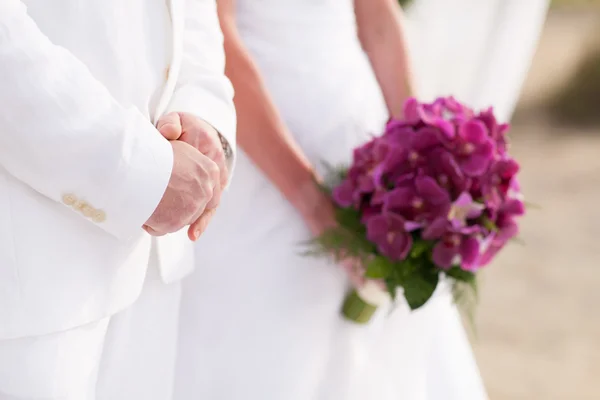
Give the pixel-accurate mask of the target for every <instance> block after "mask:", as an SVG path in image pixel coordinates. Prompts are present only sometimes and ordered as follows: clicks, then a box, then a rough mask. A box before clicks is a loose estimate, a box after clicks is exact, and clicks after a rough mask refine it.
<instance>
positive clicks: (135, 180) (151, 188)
mask: <svg viewBox="0 0 600 400" xmlns="http://www.w3.org/2000/svg"><path fill="white" fill-rule="evenodd" d="M136 119H137V121H135V122H134V123H133V124H132V126H130V129H134V130H136V132H128V134H129V135H130V136H129V137H132V138H133V139H132V142H133V143H131V151H130V152H128V154H127V156H126V157H124V159H123V165H122V166H121V168H120V169H119V172H118V173H117V175H116V177H115V179H113V184H112V185H111V187H110V193H111V194H112V195H111V196H110V197H107V198H106V199H107V200H106V202H105V204H104V208H103V209H104V214H105V220H104V221H102V222H101V223H99V226H100V227H101V228H103V229H104V230H105V231H107V232H109V233H110V234H112V235H114V236H116V237H117V238H119V239H122V240H126V239H129V238H131V237H132V236H134V235H136V234H139V233H141V232H142V226H143V225H144V224H145V223H146V221H147V220H148V218H150V216H151V215H152V213H153V212H154V210H156V207H157V206H158V204H159V202H160V201H161V199H162V197H163V195H164V193H165V191H166V189H167V185H168V184H169V180H170V179H171V173H172V171H173V148H172V147H171V145H170V144H169V142H168V141H167V140H166V139H165V138H164V137H163V136H162V135H161V134H160V133H159V132H158V131H157V130H156V128H155V127H154V126H153V125H152V124H150V123H149V122H148V120H146V119H145V118H143V116H141V115H140V116H138V117H136Z"/></svg>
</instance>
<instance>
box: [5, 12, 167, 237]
mask: <svg viewBox="0 0 600 400" xmlns="http://www.w3.org/2000/svg"><path fill="white" fill-rule="evenodd" d="M0 168H2V169H4V170H5V171H7V172H8V173H9V174H11V175H13V176H14V177H16V178H17V179H18V180H20V181H22V182H23V183H25V184H26V185H28V186H30V187H31V188H32V189H33V190H35V191H37V192H38V193H40V194H42V195H43V196H46V197H47V198H49V199H51V200H53V201H56V202H58V203H59V204H62V205H63V206H64V207H66V208H67V209H69V210H71V211H72V212H75V213H76V214H78V215H80V216H81V218H85V219H87V220H88V221H89V222H90V224H95V225H97V226H99V227H100V228H102V229H104V230H105V231H106V232H108V233H109V234H111V235H113V236H115V237H116V238H118V239H122V240H125V239H127V238H129V237H131V236H132V235H134V234H136V233H138V232H140V231H141V226H142V225H143V224H144V222H145V221H146V220H147V219H148V218H149V216H150V215H151V214H152V212H153V211H154V209H155V208H156V206H157V205H158V203H159V201H160V199H161V198H162V195H163V194H164V191H165V189H166V186H167V184H168V181H169V178H170V175H171V171H172V168H173V153H172V149H171V146H170V145H169V143H168V142H167V141H166V140H165V139H164V138H163V137H162V136H161V135H160V133H159V132H158V131H157V130H156V129H155V128H154V126H153V125H152V124H151V123H150V122H149V121H148V120H147V119H146V118H145V117H144V116H143V115H142V114H141V113H140V112H139V111H138V110H137V109H135V108H125V107H122V106H121V105H120V104H119V103H118V102H117V101H116V100H115V99H114V98H113V97H112V96H111V94H110V93H109V91H108V90H107V89H106V87H104V85H103V84H101V83H100V82H99V81H98V80H97V79H95V77H94V76H93V75H92V73H91V72H90V71H89V69H88V68H87V67H86V66H85V65H84V64H83V63H82V62H81V61H80V60H79V59H77V57H75V56H74V55H73V54H72V53H70V52H69V51H67V50H66V49H64V48H62V47H60V46H58V45H55V44H53V43H52V42H51V41H50V40H49V39H48V37H47V36H45V35H44V34H43V33H42V32H41V31H40V29H39V28H38V26H37V25H36V23H35V22H34V21H33V19H32V18H30V16H29V15H28V13H27V9H26V7H25V5H24V4H23V2H21V1H17V0H2V1H1V2H0Z"/></svg>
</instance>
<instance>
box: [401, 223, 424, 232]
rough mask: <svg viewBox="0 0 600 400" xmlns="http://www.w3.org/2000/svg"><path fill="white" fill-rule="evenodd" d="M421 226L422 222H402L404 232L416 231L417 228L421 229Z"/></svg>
mask: <svg viewBox="0 0 600 400" xmlns="http://www.w3.org/2000/svg"><path fill="white" fill-rule="evenodd" d="M422 227H423V224H421V223H419V222H413V221H406V222H405V223H404V229H405V230H406V232H412V231H416V230H417V229H421V228H422Z"/></svg>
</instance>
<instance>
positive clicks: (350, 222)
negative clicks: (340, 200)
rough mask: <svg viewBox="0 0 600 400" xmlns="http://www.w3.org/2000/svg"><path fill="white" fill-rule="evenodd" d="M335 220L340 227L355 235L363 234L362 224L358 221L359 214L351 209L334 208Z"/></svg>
mask: <svg viewBox="0 0 600 400" xmlns="http://www.w3.org/2000/svg"><path fill="white" fill-rule="evenodd" d="M335 219H336V221H337V222H338V224H340V225H341V226H342V227H344V228H346V229H347V230H349V231H351V232H355V233H360V234H363V233H364V232H366V231H365V229H366V228H365V226H364V224H363V223H362V222H361V221H360V213H359V212H358V210H355V209H353V208H336V210H335Z"/></svg>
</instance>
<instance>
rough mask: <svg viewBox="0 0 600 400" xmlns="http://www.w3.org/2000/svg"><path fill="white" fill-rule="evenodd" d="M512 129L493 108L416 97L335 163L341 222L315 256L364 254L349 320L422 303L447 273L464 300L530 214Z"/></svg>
mask: <svg viewBox="0 0 600 400" xmlns="http://www.w3.org/2000/svg"><path fill="white" fill-rule="evenodd" d="M508 129H509V125H508V124H500V123H498V122H497V121H496V118H495V116H494V113H493V110H492V109H491V108H490V109H488V110H485V111H482V112H474V111H473V110H472V109H470V108H468V107H466V106H465V105H463V104H461V103H459V102H458V101H456V100H455V99H454V98H452V97H447V98H439V99H437V100H435V101H434V102H433V103H420V102H418V101H417V100H416V99H414V98H411V99H409V100H408V101H407V102H406V104H405V107H404V119H403V120H390V121H389V122H388V124H387V126H386V128H385V131H384V132H383V134H382V135H381V136H378V137H374V138H373V139H372V140H370V141H369V142H367V143H365V144H364V145H362V146H360V147H358V148H356V149H355V150H354V153H353V161H352V164H351V165H350V166H349V167H348V168H340V169H337V170H332V171H330V172H332V174H331V175H332V176H331V177H329V178H330V179H329V181H328V183H326V184H325V185H324V189H325V190H327V191H328V193H330V194H331V197H332V199H333V202H334V204H335V206H336V213H337V215H336V219H337V222H338V226H337V227H336V228H333V229H330V230H328V231H326V232H325V233H323V234H322V235H321V236H319V237H317V238H315V239H314V240H313V241H312V242H311V245H312V246H313V247H312V250H314V252H313V254H329V255H331V254H333V255H334V257H336V258H337V259H338V260H348V259H354V260H357V261H358V265H359V266H360V267H359V269H360V274H361V277H362V278H364V279H363V283H362V284H361V285H359V286H357V287H355V288H354V289H353V290H352V291H351V292H350V293H349V294H348V296H347V297H346V300H345V301H344V305H343V309H342V313H343V315H344V316H345V317H346V318H348V319H350V320H352V321H355V322H358V323H366V322H368V321H369V319H370V318H371V316H372V315H373V313H374V312H375V310H376V309H377V307H378V306H380V305H382V304H383V303H384V302H385V301H390V300H393V299H395V298H396V295H397V293H400V292H401V293H402V294H403V296H404V298H405V299H406V302H407V304H408V306H409V307H410V309H411V310H415V309H418V308H419V307H421V306H423V305H424V304H425V303H426V302H427V301H428V300H429V299H430V298H431V296H432V295H433V293H434V291H435V289H436V287H437V285H438V283H439V282H440V280H441V279H447V280H449V281H450V282H451V284H452V288H453V294H454V296H455V300H456V301H460V298H461V297H463V296H464V294H465V293H468V292H470V293H474V292H475V291H476V274H477V272H478V271H479V269H481V268H482V267H484V266H485V265H487V264H488V263H489V262H490V261H491V260H493V258H494V257H495V255H496V254H497V253H498V251H500V250H501V249H502V248H503V247H504V245H505V244H506V243H507V242H508V241H509V240H510V239H512V238H514V237H515V236H516V235H517V233H518V224H517V219H518V217H520V216H522V215H523V214H524V213H525V206H524V203H523V201H522V196H521V193H520V188H519V184H518V181H517V172H518V171H519V164H518V163H517V162H516V161H515V160H514V159H513V158H511V157H510V155H509V154H508V152H507V138H506V132H507V131H508ZM467 291H468V292H467Z"/></svg>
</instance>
